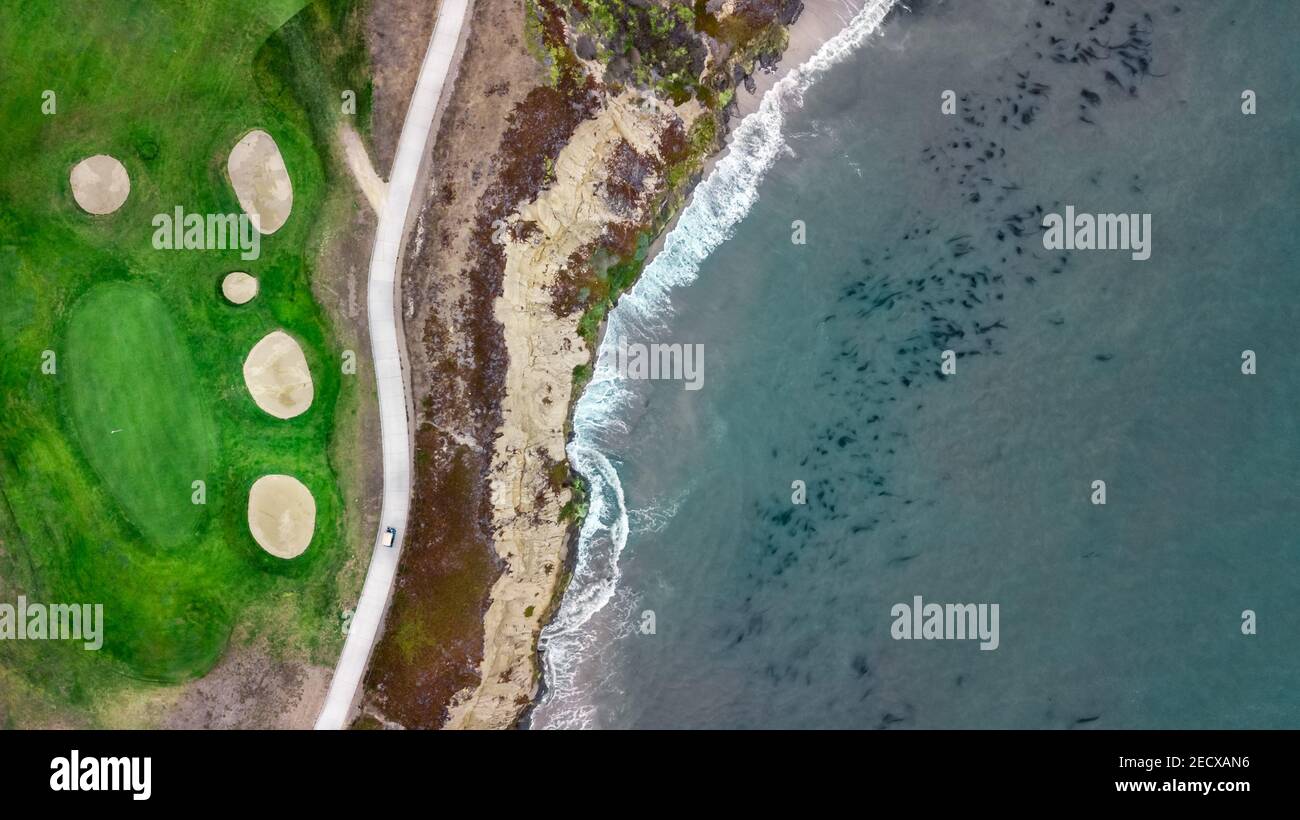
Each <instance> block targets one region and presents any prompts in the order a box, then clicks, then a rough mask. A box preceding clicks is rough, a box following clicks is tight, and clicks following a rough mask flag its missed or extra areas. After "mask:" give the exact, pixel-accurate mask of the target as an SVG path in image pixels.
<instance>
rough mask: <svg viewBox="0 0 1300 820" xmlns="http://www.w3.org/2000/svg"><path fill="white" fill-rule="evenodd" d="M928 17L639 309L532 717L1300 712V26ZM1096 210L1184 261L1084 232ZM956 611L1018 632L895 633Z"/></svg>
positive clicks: (847, 62) (1288, 22)
mask: <svg viewBox="0 0 1300 820" xmlns="http://www.w3.org/2000/svg"><path fill="white" fill-rule="evenodd" d="M889 5H890V4H889V3H884V2H882V3H877V4H869V5H868V8H867V9H866V10H865V11H864V12H863V15H861V16H860V17H859V18H857V19H855V21H854V22H853V23H852V24H851V25H850V27H849V28H848V29H846V31H845V32H844V33H842V34H841V35H840V37H839V38H837V40H836V41H834V42H832V43H831V44H828V46H827V47H826V48H825V49H824V50H823V52H821V53H820V54H819V55H818V56H817V57H815V58H814V59H813V60H812V61H811V63H810V64H808V65H806V66H805V67H804V70H803V71H802V72H801V73H800V74H798V75H796V76H794V77H792V78H791V79H790V80H787V81H784V82H783V83H781V84H779V85H778V87H777V89H775V90H774V92H773V94H772V96H771V97H770V98H769V99H768V100H767V101H765V104H764V107H763V108H762V109H761V110H760V111H759V112H758V113H757V114H755V115H753V117H752V118H750V119H748V120H746V121H745V123H744V124H742V125H741V126H740V127H739V129H738V131H737V138H736V145H735V147H734V149H733V152H732V154H731V155H730V156H729V157H728V158H727V159H724V160H723V161H722V162H720V163H719V164H718V166H717V167H716V169H715V171H714V173H713V175H712V176H711V177H710V178H709V179H708V180H706V182H704V183H703V184H702V185H701V187H700V189H698V191H697V195H696V199H695V203H693V205H692V206H691V209H689V210H688V212H687V213H686V214H685V215H684V216H683V218H682V219H681V221H680V223H679V225H678V226H677V228H675V230H674V232H673V234H672V235H671V236H670V237H669V239H668V241H667V244H666V246H665V250H664V252H663V253H661V254H660V255H659V256H658V257H656V259H655V261H654V262H653V263H652V265H651V266H650V268H649V269H648V270H647V272H646V274H645V276H644V277H643V279H642V281H641V282H640V283H639V284H638V286H637V288H636V289H635V290H634V291H633V292H632V293H631V294H629V295H628V296H627V297H625V298H624V299H623V301H622V302H621V303H620V306H619V307H618V308H617V309H616V310H615V311H614V313H613V315H612V318H611V322H610V326H609V330H608V332H607V336H606V341H605V347H604V348H602V356H601V359H600V362H599V366H598V369H597V377H596V379H595V381H594V382H593V384H592V386H591V388H589V390H588V391H587V393H586V394H585V395H584V396H583V398H582V399H581V401H580V402H579V405H578V408H577V411H576V416H575V431H576V435H575V439H574V441H573V443H572V444H571V447H570V456H571V458H572V460H573V462H574V463H575V465H576V466H577V467H578V469H579V470H580V471H581V472H582V473H583V474H584V475H586V476H587V477H588V479H589V481H590V482H591V484H592V492H593V498H592V513H591V515H590V516H589V517H588V520H587V522H586V524H585V525H584V528H583V532H582V539H581V544H580V546H579V555H578V559H577V567H576V570H575V576H574V580H573V583H572V584H571V586H570V588H569V591H568V593H567V595H566V598H565V600H564V603H563V606H562V607H561V610H560V613H559V615H558V616H557V618H556V619H555V621H554V622H553V623H552V624H551V626H550V627H548V629H547V630H546V631H545V632H544V634H543V644H544V650H543V659H544V663H545V674H546V691H545V694H544V696H543V698H542V700H541V702H540V704H539V705H538V706H537V708H536V709H535V710H534V711H533V713H532V717H531V725H532V726H533V727H535V728H543V727H548V728H549V727H576V726H587V727H611V728H612V727H691V726H695V727H817V728H820V727H881V728H888V727H900V728H902V727H923V728H934V727H1026V728H1035V727H1042V728H1063V727H1064V728H1068V727H1076V726H1077V727H1105V728H1125V727H1134V728H1142V727H1188V728H1191V727H1271V726H1283V727H1291V728H1295V727H1300V690H1297V687H1296V686H1295V681H1296V680H1300V607H1298V606H1297V592H1298V591H1300V537H1297V532H1298V531H1300V503H1297V501H1298V496H1300V429H1298V428H1300V421H1297V419H1300V413H1297V407H1298V405H1300V366H1298V365H1297V364H1296V362H1295V357H1294V352H1293V349H1294V344H1293V339H1294V328H1295V324H1296V323H1295V317H1296V316H1297V313H1298V311H1297V309H1296V307H1295V305H1296V302H1297V298H1300V278H1298V277H1297V274H1298V273H1300V271H1298V270H1297V267H1298V266H1297V263H1296V261H1295V260H1296V259H1297V258H1298V256H1300V216H1297V213H1296V203H1297V202H1300V174H1297V168H1298V167H1300V165H1298V164H1297V161H1298V160H1300V156H1298V153H1300V103H1298V102H1297V100H1298V99H1300V72H1297V59H1298V58H1297V56H1296V54H1297V52H1296V51H1295V50H1294V32H1295V31H1297V30H1300V4H1295V3H1289V2H1251V1H1247V2H1237V3H1216V2H1209V1H1208V0H1206V1H1204V2H1202V1H1200V0H1198V1H1197V2H1189V1H1188V0H1182V2H1177V3H1174V2H1150V3H1140V4H1139V3H1135V2H1132V0H1129V2H1119V0H1117V2H1115V3H1113V4H1110V3H1105V2H1096V3H1093V2H1069V3H1065V2H1055V3H1027V2H1020V1H1019V0H981V1H980V2H947V3H939V2H915V0H914V2H912V3H910V4H909V5H910V7H911V8H910V11H903V10H895V11H894V12H893V13H891V14H890V16H889V17H888V18H887V19H885V20H884V22H883V24H880V25H877V23H878V22H879V21H878V20H877V19H876V17H872V16H871V15H872V14H873V13H878V12H881V11H883V10H884V9H885V8H886V7H888V6H889ZM877 16H878V14H877ZM873 31H874V33H872V32H873ZM1108 73H1109V76H1108ZM949 89H951V90H952V91H953V92H954V95H955V99H956V105H957V113H955V114H953V115H945V114H944V113H943V112H942V110H941V102H942V95H943V92H944V91H945V90H949ZM1247 89H1249V90H1251V91H1253V92H1254V95H1255V100H1256V105H1257V109H1256V113H1255V114H1253V115H1246V114H1243V112H1242V93H1243V91H1244V90H1247ZM1004 118H1005V119H1004ZM1067 205H1070V206H1073V207H1074V208H1075V209H1077V210H1078V211H1079V212H1086V213H1137V214H1150V215H1151V225H1152V228H1151V234H1150V251H1151V253H1150V258H1149V259H1147V260H1145V261H1141V260H1135V259H1133V258H1132V255H1131V254H1130V253H1129V252H1126V251H1101V250H1056V251H1053V250H1047V249H1045V248H1044V244H1043V238H1042V233H1041V231H1042V229H1041V227H1040V226H1041V224H1042V218H1043V215H1044V214H1046V213H1063V212H1064V209H1065V207H1066V206H1067ZM796 220H799V221H801V222H802V224H803V226H804V230H805V233H806V243H804V244H797V243H795V242H793V241H792V234H793V233H794V228H793V227H792V225H793V223H794V222H795V221H796ZM620 342H621V343H624V344H632V343H637V342H644V343H679V344H700V345H703V350H704V355H703V362H704V369H703V386H702V388H701V389H699V390H694V391H692V390H686V389H684V385H683V382H682V381H673V380H658V381H644V380H628V379H624V378H620V377H619V374H618V372H617V370H616V367H615V362H614V359H613V357H612V356H611V355H610V353H611V351H612V350H614V349H616V348H617V346H618V345H619V344H620ZM944 350H952V351H953V352H954V353H955V354H956V356H957V358H956V373H955V374H952V375H945V374H943V373H941V371H940V357H941V354H942V352H943V351H944ZM1246 350H1251V351H1254V354H1255V357H1256V360H1257V372H1256V373H1255V374H1254V375H1245V374H1243V373H1242V355H1243V351H1246ZM1098 480H1101V481H1104V482H1105V486H1106V503H1105V504H1104V505H1099V504H1094V503H1092V502H1093V495H1094V483H1093V482H1095V481H1098ZM795 481H802V482H804V483H805V484H806V487H807V499H806V503H805V504H794V503H792V497H791V496H792V482H795ZM918 595H919V596H922V597H923V599H924V600H925V601H926V602H934V603H987V604H997V605H998V607H999V645H998V647H997V648H996V649H994V650H991V651H982V650H981V649H980V648H979V645H978V642H977V641H972V640H896V639H894V638H893V637H891V626H892V625H893V623H894V618H893V616H892V615H891V609H892V608H893V607H894V605H895V604H899V603H911V602H912V600H913V597H914V596H918ZM1247 610H1250V611H1252V612H1253V613H1254V624H1255V634H1251V635H1246V634H1243V628H1242V625H1243V617H1244V616H1243V613H1244V612H1245V611H1247ZM651 623H652V625H653V629H652V630H651V629H650V628H649V627H650V625H651Z"/></svg>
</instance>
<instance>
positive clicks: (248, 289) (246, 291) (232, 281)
mask: <svg viewBox="0 0 1300 820" xmlns="http://www.w3.org/2000/svg"><path fill="white" fill-rule="evenodd" d="M221 294H222V295H223V296H225V297H226V298H227V299H228V300H230V301H231V302H234V303H235V304H236V305H242V304H245V303H247V302H250V301H252V299H253V297H254V296H256V295H257V279H255V278H253V277H252V276H249V275H248V274H246V273H244V272H243V271H235V272H233V273H228V274H226V278H225V279H222V280H221Z"/></svg>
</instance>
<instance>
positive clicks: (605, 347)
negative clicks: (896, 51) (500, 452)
mask: <svg viewBox="0 0 1300 820" xmlns="http://www.w3.org/2000/svg"><path fill="white" fill-rule="evenodd" d="M895 2H896V0H874V2H869V3H867V4H865V5H864V6H863V7H862V9H861V10H860V11H858V12H857V14H856V16H854V17H853V19H852V20H851V21H850V22H849V23H848V25H847V26H846V27H845V28H844V29H843V30H842V31H840V32H839V33H838V34H836V35H835V36H834V37H832V38H831V39H830V40H827V41H826V42H825V43H823V44H822V46H821V48H819V49H818V50H817V52H816V53H815V54H813V56H812V57H810V58H809V59H808V61H807V62H805V63H804V64H803V65H800V66H799V67H797V68H795V69H793V70H791V71H790V72H789V73H788V74H786V76H784V77H782V78H781V79H780V80H778V81H777V82H776V83H775V84H774V85H773V86H772V88H771V89H769V90H768V92H767V93H766V94H764V95H763V99H762V101H761V102H760V103H759V107H758V110H756V111H755V112H754V113H752V114H750V115H749V116H747V117H745V119H744V120H742V121H741V123H740V125H739V126H738V127H737V128H736V130H735V132H734V133H733V135H732V141H731V145H730V148H729V150H728V152H727V154H726V156H724V157H723V158H722V159H721V160H719V161H718V164H717V165H716V166H715V167H714V169H713V172H712V173H711V174H709V176H708V178H707V179H705V180H704V181H703V182H702V183H700V185H699V186H698V187H696V189H695V193H694V195H693V196H692V198H691V202H690V204H689V205H687V207H686V209H685V210H684V211H683V212H682V215H681V219H679V220H678V222H677V225H676V226H675V227H674V228H673V230H672V231H671V232H670V233H669V234H668V237H667V239H666V240H665V242H664V247H663V250H662V251H660V252H659V254H658V255H657V256H655V258H654V259H653V260H652V261H651V262H650V264H649V265H647V266H646V269H645V271H643V272H642V275H641V278H640V279H639V280H637V283H636V285H635V286H634V287H633V288H632V289H631V290H630V291H629V292H628V293H626V294H625V295H624V296H623V297H622V298H621V299H620V300H619V303H618V307H616V308H615V309H614V310H613V311H611V313H610V315H609V321H608V324H607V326H606V330H605V337H604V339H603V340H602V343H601V346H600V350H599V351H598V353H597V356H596V367H595V372H594V374H593V376H592V380H591V383H590V384H588V386H587V389H586V390H585V391H584V392H583V395H582V397H581V398H580V399H579V400H578V403H577V406H576V407H575V408H574V418H573V430H574V437H573V441H572V442H570V444H569V447H568V454H569V461H570V462H571V463H572V465H573V468H574V469H575V470H577V472H578V473H580V474H581V475H582V476H583V478H584V479H585V480H586V481H587V484H588V487H589V490H588V495H589V498H590V506H589V509H588V513H587V518H586V520H585V521H584V522H583V524H582V529H581V532H580V534H579V541H578V557H577V561H576V565H575V567H574V572H573V578H572V579H571V581H570V582H569V587H568V590H567V591H566V593H565V595H564V600H563V601H562V603H561V605H560V610H559V612H558V613H557V614H556V617H555V618H554V620H552V622H551V623H550V625H549V626H547V627H546V629H545V630H543V632H542V637H541V641H540V643H541V646H542V651H543V664H544V667H545V676H546V695H545V697H544V699H543V701H542V703H541V704H540V705H539V706H538V709H537V710H536V712H535V713H534V715H533V720H534V725H535V726H539V727H549V726H554V727H560V726H571V727H573V726H594V725H598V720H597V718H598V716H597V714H596V711H595V710H594V708H593V707H592V705H591V704H590V703H586V702H584V701H583V700H582V693H581V691H580V689H579V687H578V686H577V684H576V675H577V673H578V668H579V665H580V663H581V661H582V659H583V658H585V657H587V656H588V655H589V654H590V653H591V652H593V651H595V650H596V649H598V648H599V647H600V646H601V644H602V642H603V641H605V640H608V639H609V638H610V637H611V635H612V634H617V631H621V630H619V629H618V627H617V626H613V627H612V629H606V630H601V633H600V634H598V633H595V632H592V631H589V630H586V629H584V627H586V626H587V625H588V622H590V621H591V619H592V617H593V616H594V615H595V614H596V613H598V612H600V611H601V610H602V609H604V608H605V607H606V605H608V604H609V603H610V602H611V601H612V600H614V599H615V596H616V593H617V592H618V581H619V577H620V574H621V573H620V570H619V563H618V562H619V556H620V555H621V554H622V552H623V547H624V545H625V544H626V543H627V534H628V511H627V505H626V502H625V499H624V497H623V485H622V484H621V483H620V482H619V478H618V471H617V470H616V469H615V468H614V465H613V464H611V463H610V461H609V459H608V458H607V457H606V456H605V454H604V452H603V451H604V450H605V449H607V448H606V447H605V442H606V441H609V440H610V438H611V437H617V436H619V435H620V434H624V433H626V432H627V426H626V424H625V423H624V422H623V421H622V420H621V411H622V410H623V409H625V407H626V406H627V405H628V403H629V401H630V400H631V399H632V397H633V394H632V392H631V391H630V390H629V388H628V386H627V385H626V384H625V383H624V382H623V380H622V379H621V378H620V377H619V374H618V371H617V368H616V367H615V366H614V362H613V358H614V357H613V356H612V355H609V351H611V350H614V349H616V348H617V345H618V343H619V340H620V339H623V340H627V341H628V342H631V341H633V340H637V339H644V338H646V337H647V336H648V333H649V332H652V331H653V329H654V328H657V327H660V326H661V325H662V323H663V321H664V319H665V318H666V317H667V316H668V315H670V313H671V310H672V308H671V300H670V294H671V292H672V291H673V290H674V289H676V288H681V287H685V286H686V285H689V284H690V283H691V282H693V281H695V278H696V277H697V276H698V275H699V269H700V264H701V263H702V262H703V261H704V260H705V259H706V258H708V256H709V254H711V253H712V252H713V251H714V249H715V248H717V247H718V246H719V245H721V244H722V243H723V242H725V241H726V240H727V239H728V238H730V237H731V235H732V233H733V232H734V230H735V228H736V225H737V224H739V223H740V221H741V220H742V219H744V217H745V215H746V214H748V213H749V210H750V209H751V208H752V207H753V205H754V203H755V202H756V201H757V200H758V187H759V184H760V183H761V182H762V181H763V177H764V176H765V175H766V174H767V171H768V170H769V169H770V168H771V167H772V164H773V163H774V162H775V161H776V160H777V159H778V158H779V157H780V156H782V155H783V154H784V153H785V152H788V151H789V147H788V146H787V145H786V142H785V139H784V137H783V136H782V129H783V128H784V125H785V112H786V111H788V110H790V109H791V108H793V107H797V106H800V105H802V103H803V93H804V92H805V91H806V90H807V89H808V88H809V87H810V86H811V85H812V84H813V83H814V82H815V81H816V80H817V78H818V77H819V76H821V75H822V74H823V73H824V72H826V71H827V70H828V69H829V68H831V67H832V66H834V65H835V64H836V63H839V62H841V61H842V60H844V59H845V58H846V57H847V56H849V55H850V54H852V53H853V51H854V50H856V49H857V48H858V47H859V46H861V45H862V44H863V43H864V42H865V41H866V39H867V38H868V37H869V36H871V34H872V33H873V32H875V31H876V30H877V29H878V28H879V27H880V24H881V23H882V22H883V21H884V19H885V16H886V15H887V14H888V13H889V11H890V9H891V8H893V6H894V3H895ZM610 671H612V670H607V671H606V673H605V674H606V675H608V674H609V673H610ZM588 674H591V673H588ZM594 674H595V675H600V674H601V673H600V672H599V671H595V672H594ZM593 682H594V681H593Z"/></svg>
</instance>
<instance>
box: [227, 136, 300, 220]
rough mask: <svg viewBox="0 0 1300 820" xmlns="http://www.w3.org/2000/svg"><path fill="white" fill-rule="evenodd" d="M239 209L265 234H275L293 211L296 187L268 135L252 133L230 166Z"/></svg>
mask: <svg viewBox="0 0 1300 820" xmlns="http://www.w3.org/2000/svg"><path fill="white" fill-rule="evenodd" d="M226 171H227V173H229V174H230V184H231V185H233V186H234V187H235V195H236V196H238V197H239V206H240V207H241V208H243V209H244V213H246V214H248V218H249V219H251V220H252V222H253V227H255V228H257V229H258V230H259V231H261V232H262V233H275V232H276V231H278V230H280V227H281V226H283V225H284V223H285V220H287V219H288V218H289V212H290V211H291V210H293V184H292V183H290V181H289V170H288V169H287V168H285V166H284V157H283V156H281V155H280V147H279V146H278V145H276V144H275V140H274V139H272V138H271V135H270V134H268V133H266V132H265V131H250V132H248V133H247V134H245V135H244V138H243V139H241V140H240V141H239V142H238V143H236V144H235V147H234V148H232V149H231V150H230V159H229V160H228V161H227V162H226Z"/></svg>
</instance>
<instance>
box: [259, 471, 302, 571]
mask: <svg viewBox="0 0 1300 820" xmlns="http://www.w3.org/2000/svg"><path fill="white" fill-rule="evenodd" d="M248 530H249V532H251V533H252V534H253V538H254V540H256V541H257V543H258V545H259V546H261V548H262V549H264V550H266V551H267V552H269V553H271V554H272V555H274V556H275V557H276V558H296V557H298V556H299V555H302V553H303V550H305V549H307V545H308V544H310V543H311V536H312V533H313V532H315V531H316V499H314V498H312V495H311V490H309V489H307V488H306V487H305V486H304V485H303V483H302V482H301V481H299V480H298V479H296V478H294V477H293V476H288V475H264V476H262V477H261V478H259V479H258V480H257V481H254V482H253V488H252V489H251V490H249V491H248Z"/></svg>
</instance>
